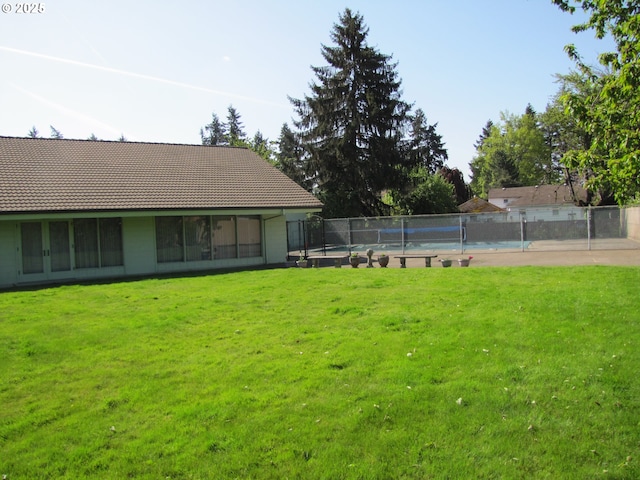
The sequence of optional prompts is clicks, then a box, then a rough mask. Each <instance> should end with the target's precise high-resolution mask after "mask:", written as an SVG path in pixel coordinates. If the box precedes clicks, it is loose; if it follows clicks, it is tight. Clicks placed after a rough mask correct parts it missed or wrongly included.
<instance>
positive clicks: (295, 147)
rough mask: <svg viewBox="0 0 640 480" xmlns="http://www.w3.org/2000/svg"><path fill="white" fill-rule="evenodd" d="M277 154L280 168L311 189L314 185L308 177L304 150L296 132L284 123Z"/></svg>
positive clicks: (302, 185) (301, 184)
mask: <svg viewBox="0 0 640 480" xmlns="http://www.w3.org/2000/svg"><path fill="white" fill-rule="evenodd" d="M277 145H278V153H277V154H276V160H277V166H278V168H279V169H280V170H281V171H282V172H283V173H284V174H285V175H287V176H288V177H289V178H290V179H292V180H293V181H294V182H296V183H297V184H298V185H300V186H301V187H304V188H306V189H307V190H308V191H311V189H312V187H313V185H312V183H311V182H310V181H309V179H307V177H306V174H305V168H304V160H303V156H304V152H303V149H302V146H301V145H300V142H299V141H298V139H297V137H296V134H295V133H294V132H293V131H292V130H291V129H290V128H289V125H288V124H286V123H284V124H283V125H282V128H281V129H280V137H279V138H278V141H277Z"/></svg>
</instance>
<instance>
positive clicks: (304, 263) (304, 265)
mask: <svg viewBox="0 0 640 480" xmlns="http://www.w3.org/2000/svg"><path fill="white" fill-rule="evenodd" d="M308 262H309V261H308V260H296V265H297V266H298V267H299V268H307V265H308Z"/></svg>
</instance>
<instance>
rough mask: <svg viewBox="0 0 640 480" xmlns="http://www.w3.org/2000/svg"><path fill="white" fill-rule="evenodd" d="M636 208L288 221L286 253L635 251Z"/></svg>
mask: <svg viewBox="0 0 640 480" xmlns="http://www.w3.org/2000/svg"><path fill="white" fill-rule="evenodd" d="M639 217H640V208H638V207H635V208H629V209H626V208H619V207H561V208H542V207H529V208H522V209H516V208H512V209H509V210H507V211H504V212H495V213H468V214H452V215H416V216H397V217H380V218H365V217H361V218H339V219H327V220H324V219H321V218H320V217H312V218H311V219H309V220H305V221H297V222H288V224H287V238H288V242H289V252H290V254H291V255H295V256H298V255H299V254H300V253H303V254H304V255H305V256H306V255H308V254H309V252H312V253H316V254H318V253H320V254H323V253H324V254H327V253H332V252H349V253H350V252H352V251H354V250H357V251H363V250H366V249H368V248H371V249H373V250H374V251H376V252H383V251H384V252H402V253H405V252H407V251H409V252H410V251H429V252H431V251H434V252H437V251H448V252H459V253H465V252H469V251H474V250H476V251H482V250H484V251H503V252H507V251H525V250H535V249H541V250H592V249H613V250H619V249H638V248H640V236H639V235H638V233H637V230H638V229H637V223H638V218H639Z"/></svg>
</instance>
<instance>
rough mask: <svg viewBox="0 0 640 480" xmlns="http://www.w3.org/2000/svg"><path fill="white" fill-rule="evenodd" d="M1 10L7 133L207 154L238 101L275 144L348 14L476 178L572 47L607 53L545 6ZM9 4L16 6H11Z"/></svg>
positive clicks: (0, 88)
mask: <svg viewBox="0 0 640 480" xmlns="http://www.w3.org/2000/svg"><path fill="white" fill-rule="evenodd" d="M40 4H41V5H43V7H44V12H43V13H31V14H24V13H16V11H15V10H16V7H17V4H16V3H8V5H9V6H10V7H11V8H10V9H11V10H12V11H11V12H9V13H0V66H1V68H0V72H1V74H0V135H9V136H26V135H27V133H28V132H29V130H30V129H31V127H32V126H36V128H37V129H38V130H39V131H40V133H41V135H42V136H45V137H48V136H49V135H50V129H49V126H50V125H53V126H54V127H55V128H56V129H58V130H59V131H60V132H62V134H63V135H64V136H65V138H87V137H89V136H90V135H91V134H92V133H94V134H95V135H97V136H98V137H99V138H101V139H105V140H116V139H117V138H118V137H120V135H122V134H123V135H124V136H125V137H126V138H127V139H129V140H132V141H149V142H169V143H196V144H197V143H200V137H199V131H200V128H201V127H202V126H203V125H205V124H206V123H208V122H209V121H210V119H211V113H212V112H215V113H216V114H217V115H218V116H219V117H221V118H222V119H224V118H225V117H226V114H227V108H228V106H229V105H231V104H232V105H233V106H234V107H235V108H236V110H237V111H238V112H239V113H240V115H241V117H242V118H241V119H242V121H243V123H244V127H245V131H246V133H247V134H248V135H249V136H253V134H254V133H255V132H256V131H257V130H260V131H261V132H262V134H263V135H264V136H265V137H268V138H269V139H271V140H276V139H277V137H278V135H279V133H280V128H281V127H282V124H283V123H285V122H286V123H289V125H290V126H291V125H292V117H293V115H294V113H293V109H292V108H291V105H290V103H289V101H288V99H287V96H291V97H294V98H301V97H302V96H303V95H305V94H307V93H309V87H308V86H309V83H310V82H312V81H313V80H314V76H313V73H312V71H311V68H310V67H311V66H312V65H314V66H321V65H324V64H325V62H324V59H323V58H322V56H321V54H320V50H321V44H331V41H330V38H329V34H330V31H331V29H332V26H333V25H334V23H336V22H337V21H338V17H339V15H340V14H341V13H342V12H343V11H344V9H345V8H347V7H348V8H351V9H352V10H353V11H355V12H359V13H360V14H362V15H363V17H364V20H365V23H366V24H367V26H368V27H369V37H368V39H369V44H370V45H372V46H375V47H376V48H377V49H378V50H379V51H380V52H382V53H384V54H387V55H392V57H393V60H394V61H396V62H398V66H397V72H398V74H399V77H400V78H401V80H402V87H403V98H404V100H405V101H407V102H409V103H413V104H414V108H421V109H422V110H424V112H425V113H426V115H427V119H428V121H429V123H437V124H438V127H437V131H438V133H440V134H441V135H442V137H443V141H444V142H445V144H446V148H447V149H448V152H449V162H448V164H449V166H450V167H457V168H459V169H461V170H462V171H463V173H464V174H465V179H466V180H467V181H469V180H470V178H469V167H468V164H469V162H470V161H471V160H472V158H473V156H474V152H475V150H474V148H473V144H474V142H475V141H476V140H477V139H478V136H479V135H480V132H481V131H482V128H483V126H484V125H485V123H486V122H487V120H489V119H492V120H494V121H498V120H499V119H500V112H510V113H516V114H520V113H522V112H524V109H525V107H526V105H527V104H528V103H531V104H532V105H533V107H534V108H535V109H536V110H537V111H543V110H544V109H545V107H546V105H547V103H548V101H549V99H550V97H551V96H552V95H553V94H554V93H556V91H557V89H558V86H557V84H556V83H555V78H554V75H555V74H557V73H568V72H569V70H570V69H571V68H572V67H573V64H572V62H571V61H570V60H569V59H568V57H567V55H566V53H565V52H564V50H563V47H564V45H566V44H567V43H575V44H576V45H577V47H578V49H579V51H580V53H581V54H582V55H583V57H585V59H588V60H590V61H592V62H593V63H595V59H596V56H597V54H598V53H601V52H603V51H606V50H609V49H611V45H610V44H606V43H603V42H602V41H598V40H595V39H594V38H593V34H592V33H589V32H588V33H582V34H579V35H576V34H574V33H572V32H571V31H570V27H571V26H572V25H574V24H576V23H578V22H579V21H580V20H581V19H582V18H581V17H579V16H576V15H574V16H571V15H569V14H566V13H563V12H561V11H560V10H559V9H558V8H557V7H556V6H554V5H553V4H552V3H551V0H483V1H479V0H458V1H450V0H421V1H420V0H413V1H410V0H396V1H395V2H394V3H393V4H391V2H388V1H384V2H383V1H377V0H362V1H360V0H357V1H350V2H345V1H336V0H322V1H308V0H295V1H289V0H286V1H285V0H281V1H278V0H273V1H265V0H245V1H227V2H222V1H218V0H211V1H195V0H186V1H183V2H168V1H158V0H156V1H147V0H138V1H135V2H130V1H121V0H110V1H108V2H107V1H102V2H96V1H88V0H56V1H45V2H41V3H40ZM4 8H7V7H3V9H4Z"/></svg>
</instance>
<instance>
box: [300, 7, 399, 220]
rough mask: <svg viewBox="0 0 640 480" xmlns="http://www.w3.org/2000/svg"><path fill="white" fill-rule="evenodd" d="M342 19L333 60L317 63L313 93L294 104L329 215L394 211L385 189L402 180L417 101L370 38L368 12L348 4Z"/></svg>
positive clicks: (326, 50) (327, 50)
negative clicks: (404, 145)
mask: <svg viewBox="0 0 640 480" xmlns="http://www.w3.org/2000/svg"><path fill="white" fill-rule="evenodd" d="M339 20H340V21H339V23H337V24H334V26H333V30H332V31H331V40H332V41H333V42H334V44H335V45H334V46H326V45H322V49H321V53H322V56H323V58H324V59H325V60H326V62H327V64H328V65H326V66H321V67H312V70H313V72H314V74H315V76H316V82H315V83H313V84H311V85H310V88H311V94H310V95H306V96H305V97H304V98H303V99H293V98H291V99H290V100H291V102H292V104H293V106H294V108H295V111H296V113H297V115H298V120H297V121H296V122H295V126H296V127H297V128H298V129H299V130H300V134H301V139H302V144H303V145H304V148H305V150H306V151H307V154H308V164H307V167H308V168H307V172H306V175H307V177H309V178H311V179H313V181H314V182H315V184H316V185H317V189H318V193H319V197H320V199H321V200H322V201H323V202H324V204H325V212H324V213H325V215H327V216H360V215H368V216H371V215H373V216H375V215H380V214H384V213H386V212H387V208H386V206H385V204H384V203H383V202H382V200H381V193H382V192H383V191H384V190H386V189H389V188H393V187H397V186H399V185H400V184H401V183H402V178H403V173H404V172H403V170H404V169H403V166H405V164H407V163H408V159H407V158H406V156H403V154H402V149H401V148H400V143H401V140H402V133H403V132H402V128H403V125H404V123H405V121H406V115H407V112H408V111H409V109H410V106H409V105H408V104H407V103H405V102H404V101H402V99H401V90H400V83H401V82H400V80H399V79H398V75H397V73H396V71H395V68H396V66H397V64H396V63H392V62H391V57H390V56H387V55H384V54H382V53H380V52H378V51H377V50H376V49H375V48H373V47H370V46H369V45H368V44H367V35H368V31H369V30H368V28H367V27H366V26H365V24H364V21H363V17H362V16H361V15H359V14H354V13H352V12H351V10H349V9H346V10H345V11H344V13H343V14H342V15H340V18H339Z"/></svg>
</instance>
